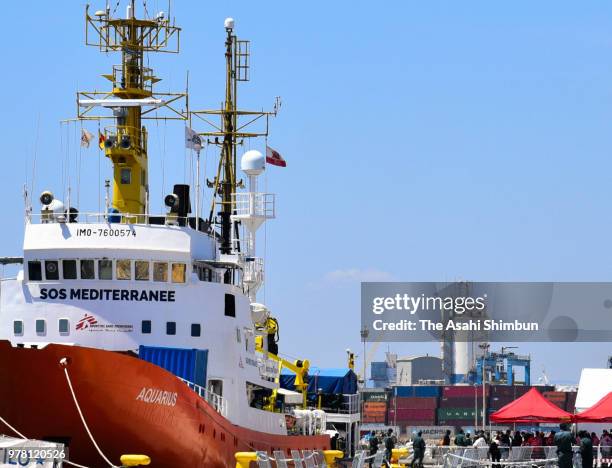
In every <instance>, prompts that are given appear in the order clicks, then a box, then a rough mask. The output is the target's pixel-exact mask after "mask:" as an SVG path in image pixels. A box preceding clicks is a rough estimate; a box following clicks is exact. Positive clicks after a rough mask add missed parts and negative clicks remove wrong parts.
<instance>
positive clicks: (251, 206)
mask: <svg viewBox="0 0 612 468" xmlns="http://www.w3.org/2000/svg"><path fill="white" fill-rule="evenodd" d="M275 200H276V198H275V194H273V193H263V192H239V193H232V201H233V202H234V209H235V214H234V216H236V217H238V218H245V217H253V218H263V219H272V218H274V217H276V203H275Z"/></svg>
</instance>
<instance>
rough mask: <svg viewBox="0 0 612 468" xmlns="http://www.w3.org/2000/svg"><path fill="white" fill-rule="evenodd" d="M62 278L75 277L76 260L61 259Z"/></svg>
mask: <svg viewBox="0 0 612 468" xmlns="http://www.w3.org/2000/svg"><path fill="white" fill-rule="evenodd" d="M62 269H63V270H64V279H77V266H76V260H63V261H62Z"/></svg>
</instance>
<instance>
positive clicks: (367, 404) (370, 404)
mask: <svg viewBox="0 0 612 468" xmlns="http://www.w3.org/2000/svg"><path fill="white" fill-rule="evenodd" d="M363 407H364V408H383V409H385V408H386V407H387V402H386V401H364V402H363Z"/></svg>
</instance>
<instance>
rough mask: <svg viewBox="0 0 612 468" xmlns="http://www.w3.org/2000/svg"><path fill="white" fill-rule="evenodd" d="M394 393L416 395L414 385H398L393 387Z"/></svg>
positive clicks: (396, 394)
mask: <svg viewBox="0 0 612 468" xmlns="http://www.w3.org/2000/svg"><path fill="white" fill-rule="evenodd" d="M393 395H395V396H396V397H404V398H406V397H413V396H414V387H402V386H397V387H393Z"/></svg>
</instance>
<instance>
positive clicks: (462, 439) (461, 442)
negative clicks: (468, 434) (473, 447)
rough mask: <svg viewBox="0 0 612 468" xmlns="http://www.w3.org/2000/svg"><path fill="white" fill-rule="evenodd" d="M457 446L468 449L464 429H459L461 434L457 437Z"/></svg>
mask: <svg viewBox="0 0 612 468" xmlns="http://www.w3.org/2000/svg"><path fill="white" fill-rule="evenodd" d="M455 445H456V446H457V447H467V441H466V440H465V435H464V434H463V429H459V432H458V433H457V435H456V436H455Z"/></svg>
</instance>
